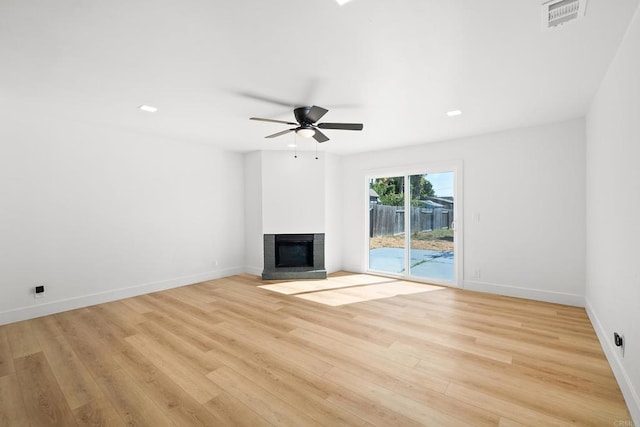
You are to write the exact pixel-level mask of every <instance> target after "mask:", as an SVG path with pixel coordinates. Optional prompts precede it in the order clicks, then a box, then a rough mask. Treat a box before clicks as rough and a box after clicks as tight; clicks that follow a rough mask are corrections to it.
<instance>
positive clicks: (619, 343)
mask: <svg viewBox="0 0 640 427" xmlns="http://www.w3.org/2000/svg"><path fill="white" fill-rule="evenodd" d="M613 344H614V345H615V346H616V347H618V348H619V349H620V353H621V354H622V357H624V344H625V343H624V335H622V334H619V333H617V332H614V333H613Z"/></svg>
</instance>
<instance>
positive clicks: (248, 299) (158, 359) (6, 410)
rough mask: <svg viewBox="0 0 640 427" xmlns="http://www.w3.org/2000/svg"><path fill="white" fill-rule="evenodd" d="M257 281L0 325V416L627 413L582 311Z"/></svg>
mask: <svg viewBox="0 0 640 427" xmlns="http://www.w3.org/2000/svg"><path fill="white" fill-rule="evenodd" d="M343 277H344V278H345V280H349V279H353V280H355V282H354V283H358V280H361V279H363V278H364V276H362V275H353V276H352V275H347V274H345V275H344V276H343ZM264 284H265V283H264V282H261V281H260V280H259V279H258V278H257V277H255V276H249V275H242V276H234V277H231V278H226V279H221V280H215V281H211V282H205V283H201V284H198V285H193V286H187V287H183V288H179V289H174V290H170V291H165V292H158V293H154V294H150V295H145V296H140V297H136V298H130V299H127V300H122V301H117V302H112V303H108V304H102V305H98V306H93V307H88V308H83V309H79V310H74V311H70V312H66V313H62V314H57V315H52V316H47V317H42V318H39V319H34V320H30V321H25V322H20V323H14V324H11V325H5V326H2V327H0V425H10V426H22V425H32V426H41V425H61V426H72V425H76V424H78V425H87V424H92V425H93V424H103V425H123V424H135V425H150V426H164V425H178V426H187V425H210V426H213V425H247V426H259V425H295V426H307V425H325V426H326V425H329V426H335V425H383V426H399V425H438V426H439V425H452V426H461V425H474V426H482V425H501V426H518V425H533V426H551V425H568V424H578V425H609V426H610V425H614V423H615V422H616V421H625V420H630V416H629V413H628V411H627V409H626V406H625V404H624V401H623V398H622V396H621V394H620V390H619V388H618V386H617V384H616V382H615V380H614V378H613V374H612V372H611V369H610V367H609V366H608V364H607V362H606V360H605V358H604V355H603V352H602V349H601V347H600V345H599V343H598V341H597V338H596V336H595V334H594V331H593V328H592V326H591V325H590V323H589V321H588V319H587V316H586V314H585V311H584V310H583V309H580V308H575V307H567V306H562V305H554V304H547V303H541V302H532V301H526V300H519V299H513V298H507V297H499V296H491V295H484V294H480V293H472V292H465V291H460V290H455V289H447V288H444V289H438V290H433V289H430V290H429V291H428V292H423V293H412V294H409V295H399V296H394V297H389V298H383V299H376V300H371V301H363V302H358V303H354V304H347V305H341V306H329V305H325V304H321V303H318V302H314V301H309V300H307V299H302V298H299V297H296V296H294V295H286V294H282V293H277V292H273V291H270V290H268V289H261V288H259V287H258V286H259V285H264ZM359 292H360V294H361V293H362V292H361V290H359ZM618 425H621V424H618Z"/></svg>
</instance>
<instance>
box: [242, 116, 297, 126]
mask: <svg viewBox="0 0 640 427" xmlns="http://www.w3.org/2000/svg"><path fill="white" fill-rule="evenodd" d="M249 120H258V121H260V122H271V123H282V124H283V125H291V126H297V125H298V124H297V123H293V122H285V121H283V120H274V119H261V118H260V117H250V118H249Z"/></svg>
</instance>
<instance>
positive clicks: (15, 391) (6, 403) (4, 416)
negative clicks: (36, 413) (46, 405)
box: [0, 374, 30, 427]
mask: <svg viewBox="0 0 640 427" xmlns="http://www.w3.org/2000/svg"><path fill="white" fill-rule="evenodd" d="M29 425H30V424H29V418H28V416H27V409H26V407H25V405H24V401H23V400H22V394H21V393H20V385H19V384H18V379H17V377H16V375H15V374H9V375H5V376H2V377H0V426H2V427H5V426H6V427H13V426H15V427H18V426H20V427H22V426H29Z"/></svg>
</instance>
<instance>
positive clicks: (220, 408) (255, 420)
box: [204, 392, 274, 427]
mask: <svg viewBox="0 0 640 427" xmlns="http://www.w3.org/2000/svg"><path fill="white" fill-rule="evenodd" d="M204 406H205V407H206V408H207V409H208V410H209V411H210V412H211V413H212V414H214V416H215V417H216V419H217V420H218V422H217V424H218V425H221V426H238V427H260V426H272V425H274V424H271V423H269V422H268V421H267V420H265V419H264V418H263V417H261V416H260V415H258V414H257V413H256V412H255V411H254V410H253V409H251V408H250V407H249V406H247V405H245V404H244V403H242V402H241V401H240V400H238V399H236V398H235V397H233V396H231V395H230V394H228V393H226V392H223V393H220V394H219V395H218V396H216V397H214V398H213V399H211V400H210V401H208V402H207V403H205V404H204Z"/></svg>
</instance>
